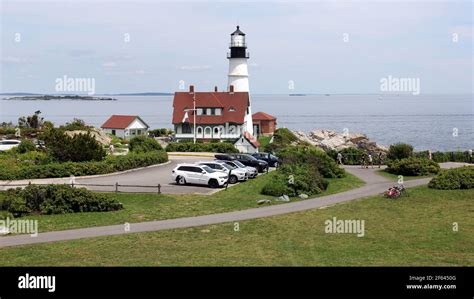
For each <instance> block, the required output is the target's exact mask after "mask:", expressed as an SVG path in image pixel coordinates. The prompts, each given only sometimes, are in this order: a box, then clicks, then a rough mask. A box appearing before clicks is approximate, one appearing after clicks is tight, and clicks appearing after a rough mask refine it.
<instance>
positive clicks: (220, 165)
mask: <svg viewBox="0 0 474 299" xmlns="http://www.w3.org/2000/svg"><path fill="white" fill-rule="evenodd" d="M196 164H198V165H206V166H209V167H210V168H212V169H213V170H215V171H219V172H222V173H224V174H227V175H228V176H229V184H235V183H237V182H238V181H246V180H248V174H247V171H246V170H242V169H239V168H236V167H233V166H230V165H228V164H225V163H224V162H219V161H203V162H197V163H196ZM229 172H230V174H229Z"/></svg>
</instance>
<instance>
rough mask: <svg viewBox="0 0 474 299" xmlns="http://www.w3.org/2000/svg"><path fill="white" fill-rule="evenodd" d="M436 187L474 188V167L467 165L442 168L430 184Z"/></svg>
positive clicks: (446, 188)
mask: <svg viewBox="0 0 474 299" xmlns="http://www.w3.org/2000/svg"><path fill="white" fill-rule="evenodd" d="M428 187H430V188H434V189H444V190H448V189H449V190H451V189H473V188H474V167H472V166H466V167H461V168H453V169H447V170H442V171H441V172H440V173H439V174H438V175H437V176H435V177H434V178H433V179H431V181H430V182H429V184H428Z"/></svg>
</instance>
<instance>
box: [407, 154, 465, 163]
mask: <svg viewBox="0 0 474 299" xmlns="http://www.w3.org/2000/svg"><path fill="white" fill-rule="evenodd" d="M415 157H423V158H427V157H428V151H421V152H416V153H415ZM431 157H432V159H433V161H435V162H438V163H442V162H463V163H473V162H474V157H471V156H470V155H469V151H464V152H461V151H457V152H434V153H431Z"/></svg>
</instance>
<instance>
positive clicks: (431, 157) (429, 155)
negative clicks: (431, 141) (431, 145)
mask: <svg viewBox="0 0 474 299" xmlns="http://www.w3.org/2000/svg"><path fill="white" fill-rule="evenodd" d="M428 159H430V160H432V159H433V156H432V155H431V151H430V150H428Z"/></svg>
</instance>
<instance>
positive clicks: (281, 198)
mask: <svg viewBox="0 0 474 299" xmlns="http://www.w3.org/2000/svg"><path fill="white" fill-rule="evenodd" d="M277 200H278V201H290V197H288V195H286V194H285V195H282V196H280V197H278V199H277Z"/></svg>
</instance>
